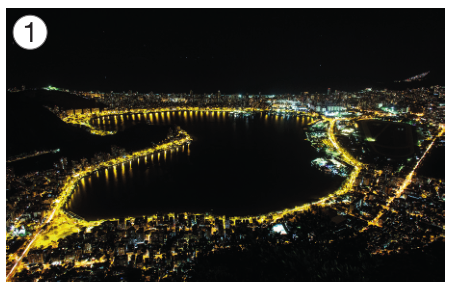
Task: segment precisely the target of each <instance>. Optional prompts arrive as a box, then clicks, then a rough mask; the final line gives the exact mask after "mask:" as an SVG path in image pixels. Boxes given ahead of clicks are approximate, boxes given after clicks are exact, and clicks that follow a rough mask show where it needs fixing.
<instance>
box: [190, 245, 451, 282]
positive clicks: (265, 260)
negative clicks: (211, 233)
mask: <svg viewBox="0 0 451 289" xmlns="http://www.w3.org/2000/svg"><path fill="white" fill-rule="evenodd" d="M364 244H365V242H360V240H359V239H358V238H355V239H349V240H339V241H338V242H334V243H333V244H331V245H328V246H327V247H326V248H323V245H321V244H308V243H307V244H306V243H293V244H290V245H277V246H274V245H273V246H271V245H269V244H268V243H266V244H262V243H260V244H257V243H255V244H252V245H250V246H249V247H248V248H246V249H244V250H241V249H240V248H239V247H235V248H233V249H228V250H227V249H225V250H221V251H218V252H217V253H215V254H210V255H208V256H203V257H200V258H199V261H198V265H197V266H196V270H195V272H193V274H192V278H190V279H189V280H190V281H195V282H196V281H197V282H199V281H201V282H217V281H219V282H246V281H251V282H257V281H258V282H315V281H319V282H330V281H331V282H338V281H344V282H365V281H367V282H444V281H445V242H444V241H442V240H439V241H436V242H434V243H431V244H430V245H429V246H428V247H427V249H425V250H424V252H422V251H420V250H411V251H408V252H404V253H399V254H391V255H371V254H369V253H368V252H367V251H366V250H365V248H364V246H363V245H364Z"/></svg>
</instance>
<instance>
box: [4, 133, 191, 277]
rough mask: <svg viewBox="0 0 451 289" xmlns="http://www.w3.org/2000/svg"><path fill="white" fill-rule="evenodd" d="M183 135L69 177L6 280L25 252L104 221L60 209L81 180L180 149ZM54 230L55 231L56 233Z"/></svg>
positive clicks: (55, 241)
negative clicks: (167, 151) (137, 160)
mask: <svg viewBox="0 0 451 289" xmlns="http://www.w3.org/2000/svg"><path fill="white" fill-rule="evenodd" d="M182 136H184V137H183V138H181V139H180V140H174V141H167V142H164V143H162V144H159V145H157V146H156V147H153V148H148V149H145V150H141V151H138V152H134V153H133V154H131V155H127V156H125V157H118V158H116V159H112V160H109V161H106V162H101V163H99V164H98V165H91V166H89V167H87V168H85V170H83V171H81V172H79V173H76V174H73V175H71V176H68V177H67V179H66V181H65V183H64V184H63V186H62V189H61V193H60V195H59V196H58V197H57V198H56V200H55V201H54V202H53V204H52V208H53V210H52V212H51V214H50V215H49V217H48V218H47V219H46V221H45V223H44V224H43V225H42V226H40V227H39V228H38V229H37V230H36V232H35V234H34V235H33V236H32V238H31V240H30V242H29V243H28V245H27V246H26V247H25V249H24V250H23V253H22V254H21V255H19V256H16V263H15V264H14V266H13V267H12V269H11V270H10V272H9V273H8V274H7V277H6V279H7V280H10V278H11V277H12V276H13V275H14V272H15V271H16V270H17V269H18V268H19V267H20V264H21V261H22V259H23V257H25V256H26V254H27V252H28V251H29V250H30V249H31V248H39V247H40V246H43V247H46V246H49V245H51V246H53V247H57V245H58V243H57V241H58V239H60V238H64V237H66V236H68V235H71V234H72V233H76V232H79V229H80V228H82V227H93V226H98V225H100V224H101V223H102V222H104V221H107V220H97V221H86V220H78V219H74V218H72V217H71V216H70V215H69V214H68V213H67V212H65V210H64V208H63V206H64V204H65V203H66V201H67V200H68V198H69V197H70V196H71V194H72V193H73V191H74V189H75V187H76V185H77V183H78V181H79V180H80V179H82V178H83V177H85V176H87V175H89V174H91V173H92V172H94V171H96V170H98V169H100V168H101V167H111V166H116V165H117V164H120V163H123V162H126V161H132V160H134V159H137V158H139V157H142V156H146V155H148V154H153V153H155V152H157V151H161V150H164V151H166V150H168V149H172V148H173V147H174V146H182V145H184V144H185V143H187V142H188V141H191V140H192V139H191V137H190V136H189V135H188V134H186V133H185V132H184V131H180V132H179V134H178V135H177V137H182ZM109 220H115V219H109ZM44 225H47V226H49V228H46V229H44ZM56 228H58V229H57V230H56Z"/></svg>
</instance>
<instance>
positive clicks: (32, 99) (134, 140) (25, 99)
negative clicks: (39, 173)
mask: <svg viewBox="0 0 451 289" xmlns="http://www.w3.org/2000/svg"><path fill="white" fill-rule="evenodd" d="M6 99H7V105H6V112H7V119H8V122H7V129H6V155H7V157H8V156H13V155H17V154H20V153H24V152H33V151H36V150H37V151H41V150H50V149H56V148H60V149H61V150H60V152H59V153H56V154H46V155H41V156H38V157H33V158H29V159H25V160H21V161H17V162H13V163H10V164H8V166H10V167H13V168H14V169H15V171H16V173H18V174H21V173H26V172H29V171H35V170H40V169H49V168H50V167H51V166H52V164H53V163H54V162H56V160H58V159H59V158H61V157H62V156H65V157H67V158H68V160H71V159H72V160H80V159H81V158H83V157H85V158H91V157H93V156H94V154H95V153H97V152H110V151H111V146H112V145H117V146H119V147H123V148H125V149H126V150H128V151H130V150H131V151H134V150H140V149H144V148H147V147H149V146H150V145H151V143H152V142H155V143H158V142H159V141H162V140H163V139H165V138H166V135H167V132H168V128H169V126H167V125H166V126H150V125H146V124H140V125H136V126H134V127H132V128H130V129H127V130H125V131H123V132H118V133H117V134H115V135H110V136H98V135H93V134H90V133H89V132H87V131H86V130H85V129H84V128H81V127H79V126H74V125H71V124H67V123H65V122H64V121H62V120H61V119H59V118H58V117H57V116H56V115H55V114H53V113H52V112H50V111H49V110H48V109H46V108H45V107H43V105H47V106H54V105H57V104H59V105H65V106H70V107H71V108H86V107H93V106H92V105H94V104H97V103H95V102H94V103H93V101H92V100H87V99H83V98H81V97H78V96H75V95H71V94H69V93H65V92H58V91H45V90H37V91H24V92H18V93H10V92H8V93H7V95H6ZM97 107H99V106H97Z"/></svg>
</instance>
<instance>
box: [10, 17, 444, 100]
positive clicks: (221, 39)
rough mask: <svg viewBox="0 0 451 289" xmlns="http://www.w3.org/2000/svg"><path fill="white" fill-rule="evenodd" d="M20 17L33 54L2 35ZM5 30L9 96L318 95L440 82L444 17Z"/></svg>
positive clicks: (204, 20) (107, 22)
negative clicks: (68, 92) (32, 37)
mask: <svg viewBox="0 0 451 289" xmlns="http://www.w3.org/2000/svg"><path fill="white" fill-rule="evenodd" d="M27 14H32V15H36V16H38V17H40V18H41V19H42V20H44V22H45V23H46V25H47V29H48V36H47V40H46V42H45V43H44V45H43V46H41V47H40V48H38V49H37V50H34V51H27V50H24V49H22V48H20V47H19V46H18V45H16V44H15V43H14V39H13V36H12V29H13V26H14V23H15V22H16V21H17V20H18V19H19V18H20V17H21V16H23V15H27ZM6 20H7V70H6V72H7V87H8V88H10V87H14V86H20V85H22V84H25V85H27V86H28V87H42V86H47V85H53V86H56V87H64V88H69V89H81V90H101V91H111V90H113V91H115V92H119V91H128V90H133V91H139V92H146V93H147V92H150V91H153V92H155V93H159V92H166V93H172V92H175V93H179V92H186V93H188V92H189V91H190V90H193V91H194V93H211V92H217V91H218V90H221V92H223V93H226V94H230V93H250V94H254V93H258V92H262V93H263V94H278V93H299V92H301V91H310V92H315V91H318V92H321V93H325V92H326V90H327V88H328V87H330V88H331V89H332V90H333V91H334V90H336V89H338V90H345V91H355V90H360V89H363V88H365V87H376V88H386V87H387V88H391V86H393V81H394V80H401V79H405V78H408V77H411V76H413V75H416V74H419V73H422V72H425V71H431V73H430V75H429V80H428V81H429V82H428V83H432V84H439V85H444V83H445V81H444V80H445V9H163V10H162V9H7V19H6ZM403 85H404V86H406V87H409V85H407V84H403ZM414 85H416V84H410V87H413V86H414Z"/></svg>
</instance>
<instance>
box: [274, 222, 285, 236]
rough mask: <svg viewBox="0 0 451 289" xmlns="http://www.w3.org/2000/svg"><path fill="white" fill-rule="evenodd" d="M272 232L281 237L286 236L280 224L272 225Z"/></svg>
mask: <svg viewBox="0 0 451 289" xmlns="http://www.w3.org/2000/svg"><path fill="white" fill-rule="evenodd" d="M272 230H273V231H274V232H276V233H280V234H281V235H286V234H287V231H285V228H284V227H283V225H282V224H277V225H274V227H272Z"/></svg>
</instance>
